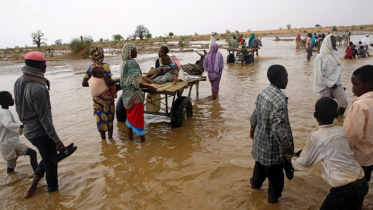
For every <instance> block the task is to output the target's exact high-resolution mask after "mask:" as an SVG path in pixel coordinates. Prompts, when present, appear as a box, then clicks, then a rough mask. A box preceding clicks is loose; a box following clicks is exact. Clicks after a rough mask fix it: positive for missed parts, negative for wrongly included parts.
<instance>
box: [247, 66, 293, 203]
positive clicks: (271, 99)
mask: <svg viewBox="0 0 373 210" xmlns="http://www.w3.org/2000/svg"><path fill="white" fill-rule="evenodd" d="M267 77H268V79H269V81H270V83H271V84H270V85H269V86H268V87H266V88H265V89H263V90H262V92H261V93H260V94H259V95H258V97H257V99H256V102H255V110H254V112H253V114H252V116H251V129H250V138H251V139H253V146H252V151H251V154H252V155H253V158H254V159H255V166H254V172H253V177H252V178H251V181H250V183H251V188H253V189H260V187H261V186H262V184H263V182H264V180H265V179H266V178H268V181H269V189H268V203H277V202H278V198H279V197H281V193H282V190H283V189H284V173H283V167H284V166H283V159H284V154H285V153H286V154H290V155H291V154H293V151H294V143H293V136H292V131H291V127H290V122H289V116H288V108H287V100H288V98H287V97H286V95H285V94H284V93H283V92H282V91H281V90H280V89H285V88H286V86H287V84H288V73H287V71H286V69H285V68H284V67H283V66H281V65H272V66H271V67H269V69H268V72H267Z"/></svg>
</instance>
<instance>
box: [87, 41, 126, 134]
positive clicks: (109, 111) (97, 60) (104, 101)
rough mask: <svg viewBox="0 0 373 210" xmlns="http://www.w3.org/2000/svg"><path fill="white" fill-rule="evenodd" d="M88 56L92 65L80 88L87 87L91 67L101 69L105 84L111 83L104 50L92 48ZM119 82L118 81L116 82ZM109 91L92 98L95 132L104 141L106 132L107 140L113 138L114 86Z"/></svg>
mask: <svg viewBox="0 0 373 210" xmlns="http://www.w3.org/2000/svg"><path fill="white" fill-rule="evenodd" d="M89 56H90V58H91V60H92V64H91V65H90V66H89V67H88V68H87V71H86V72H85V75H84V78H83V82H82V86H83V87H88V86H89V84H88V80H89V79H90V78H91V76H92V73H91V69H93V67H99V68H101V70H102V72H103V74H104V75H105V76H104V79H105V83H106V84H109V83H112V82H111V76H112V74H111V71H110V67H109V64H107V63H104V50H103V49H102V47H98V46H93V47H92V48H91V50H90V52H89ZM118 81H119V80H118ZM109 87H110V89H109V90H107V91H105V92H104V93H102V94H101V95H99V96H92V100H93V110H94V111H93V114H94V116H95V118H96V123H97V130H98V131H99V132H100V135H101V139H106V134H105V133H106V131H107V132H108V138H109V139H112V138H113V121H114V114H115V106H114V98H116V97H117V96H116V90H115V86H109Z"/></svg>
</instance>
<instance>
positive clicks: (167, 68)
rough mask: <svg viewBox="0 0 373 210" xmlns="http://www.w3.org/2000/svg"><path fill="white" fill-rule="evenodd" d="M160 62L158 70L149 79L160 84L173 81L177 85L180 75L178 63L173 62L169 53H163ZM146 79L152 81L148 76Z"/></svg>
mask: <svg viewBox="0 0 373 210" xmlns="http://www.w3.org/2000/svg"><path fill="white" fill-rule="evenodd" d="M161 61H162V62H161ZM160 64H161V65H160V66H159V67H158V69H157V72H156V73H155V74H154V75H153V76H152V77H150V78H149V79H150V80H152V81H154V82H155V83H158V84H160V83H165V82H172V81H173V82H174V85H175V84H176V82H177V76H178V71H177V65H176V64H175V63H173V62H172V60H171V58H170V56H168V55H163V56H162V57H161V58H160ZM144 80H145V81H147V82H151V81H149V80H148V79H146V78H144Z"/></svg>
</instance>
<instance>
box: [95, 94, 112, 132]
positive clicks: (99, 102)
mask: <svg viewBox="0 0 373 210" xmlns="http://www.w3.org/2000/svg"><path fill="white" fill-rule="evenodd" d="M93 109H94V116H95V118H96V123H97V130H98V131H99V132H106V131H108V130H110V129H112V128H113V121H114V115H115V106H114V99H113V97H112V95H111V93H110V91H106V92H105V93H103V94H102V95H100V96H98V97H93Z"/></svg>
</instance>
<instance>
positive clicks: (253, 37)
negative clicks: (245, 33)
mask: <svg viewBox="0 0 373 210" xmlns="http://www.w3.org/2000/svg"><path fill="white" fill-rule="evenodd" d="M254 39H255V34H254V33H252V34H251V35H250V39H249V43H248V44H249V46H248V48H250V47H251V45H252V44H253V41H254Z"/></svg>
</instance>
